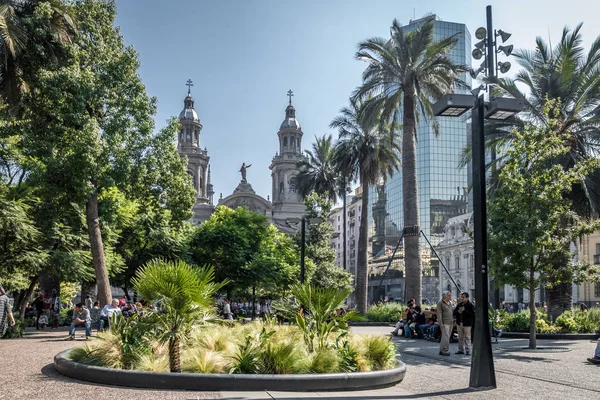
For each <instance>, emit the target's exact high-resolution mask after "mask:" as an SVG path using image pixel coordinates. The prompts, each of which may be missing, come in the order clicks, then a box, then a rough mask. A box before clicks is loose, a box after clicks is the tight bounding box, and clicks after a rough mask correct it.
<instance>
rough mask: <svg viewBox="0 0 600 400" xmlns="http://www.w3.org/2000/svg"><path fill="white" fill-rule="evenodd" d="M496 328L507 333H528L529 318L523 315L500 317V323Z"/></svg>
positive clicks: (508, 314)
mask: <svg viewBox="0 0 600 400" xmlns="http://www.w3.org/2000/svg"><path fill="white" fill-rule="evenodd" d="M498 327H500V328H502V329H504V330H506V331H508V332H528V331H529V316H527V315H525V314H523V313H515V314H510V313H506V314H505V315H502V317H501V322H500V323H499V324H498Z"/></svg>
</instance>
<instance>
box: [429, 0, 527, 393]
mask: <svg viewBox="0 0 600 400" xmlns="http://www.w3.org/2000/svg"><path fill="white" fill-rule="evenodd" d="M486 17H487V29H486V28H479V29H477V31H476V32H475V36H476V37H477V39H479V40H481V41H480V42H478V43H476V44H475V49H474V50H473V52H472V53H471V54H472V55H473V58H475V59H476V60H479V59H481V58H482V57H483V56H484V55H485V56H486V58H485V59H484V61H483V63H482V64H481V66H480V67H479V68H478V69H476V70H473V69H472V70H471V71H470V75H471V77H472V78H473V79H476V78H477V76H478V75H479V74H480V73H481V72H484V73H485V74H486V75H487V78H488V82H489V83H490V84H493V83H494V82H495V81H496V76H497V73H496V72H497V70H499V71H500V72H501V73H505V72H507V71H508V70H509V69H510V63H509V62H504V63H500V62H499V63H497V64H495V55H496V53H498V52H503V53H504V54H505V55H510V54H511V52H512V46H506V47H505V46H501V47H500V48H499V50H498V49H497V48H496V38H497V37H498V36H500V37H501V39H502V42H503V43H504V42H505V41H506V40H507V39H508V38H509V37H510V34H509V33H506V32H503V31H501V30H500V31H497V32H496V31H494V30H493V27H492V7H491V6H487V9H486ZM484 51H485V53H484ZM484 88H485V86H483V85H482V86H480V87H478V88H476V89H474V90H472V91H471V93H472V94H473V95H469V94H448V95H445V96H443V97H442V98H440V99H439V100H438V101H437V102H436V103H435V104H434V105H433V112H434V114H435V115H437V116H443V117H458V116H460V115H462V114H464V113H465V112H467V111H468V110H472V112H471V129H472V134H471V149H472V160H473V161H472V162H473V179H472V182H473V225H474V226H473V227H474V232H473V233H474V238H473V246H474V252H475V257H474V262H475V296H474V297H475V320H474V326H473V356H472V359H471V376H470V380H469V387H471V388H486V387H492V388H493V387H496V373H495V370H494V358H493V354H492V341H491V338H490V334H489V322H488V321H489V317H488V308H489V296H488V291H489V288H488V285H489V282H488V265H487V213H486V176H485V135H484V132H485V125H484V120H485V119H492V120H506V119H509V118H512V117H513V116H514V115H515V114H517V113H518V112H519V111H521V110H522V109H523V102H522V101H521V100H518V99H510V98H493V97H490V99H489V103H486V102H485V100H484V97H483V94H481V95H480V92H481V90H482V89H484Z"/></svg>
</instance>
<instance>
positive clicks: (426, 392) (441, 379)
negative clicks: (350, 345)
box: [0, 327, 600, 400]
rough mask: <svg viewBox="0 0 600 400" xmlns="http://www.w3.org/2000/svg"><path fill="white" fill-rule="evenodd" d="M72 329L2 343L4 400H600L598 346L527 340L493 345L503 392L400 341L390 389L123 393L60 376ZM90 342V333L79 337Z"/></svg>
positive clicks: (431, 346) (459, 361)
mask: <svg viewBox="0 0 600 400" xmlns="http://www.w3.org/2000/svg"><path fill="white" fill-rule="evenodd" d="M352 330H353V331H354V332H355V333H359V334H378V335H385V334H387V333H388V332H389V331H390V330H391V329H390V328H387V327H353V328H352ZM66 335H67V333H66V330H61V331H58V332H57V331H52V330H50V331H49V330H46V331H43V332H39V333H38V332H36V331H35V330H34V331H32V332H28V335H27V336H26V337H25V338H23V339H18V340H2V341H0V365H1V369H2V372H1V373H0V399H1V400H5V399H6V400H8V399H10V400H13V399H16V400H18V399H29V398H35V399H36V400H37V399H39V400H43V399H52V400H60V399H76V398H121V399H128V400H129V399H190V400H191V399H236V400H242V399H265V400H271V399H306V398H318V399H331V400H346V399H350V398H360V399H373V400H388V399H412V398H418V399H461V400H463V399H466V400H469V399H503V400H504V399H507V398H511V399H528V400H533V399H544V400H550V399H561V400H564V399H565V398H586V399H594V398H596V399H597V398H600V366H597V365H592V364H589V363H588V362H587V361H586V358H587V357H591V356H592V355H593V352H594V349H595V342H594V343H592V342H590V341H576V340H571V341H546V340H540V341H538V345H540V346H553V347H568V348H569V349H570V351H567V352H552V353H550V352H546V353H542V352H537V353H530V352H526V351H513V350H514V348H520V347H525V346H526V345H527V340H523V339H504V338H501V339H500V343H499V344H494V345H493V346H494V358H495V366H496V380H497V386H498V388H497V389H493V390H486V391H473V390H470V389H468V385H469V368H470V360H469V357H466V356H459V355H455V354H454V352H455V351H456V350H457V345H456V344H455V343H454V344H451V348H450V350H451V352H452V356H451V357H443V356H439V355H438V352H439V349H438V343H433V342H427V341H423V340H414V339H404V338H394V341H395V342H396V343H397V345H398V349H399V356H400V358H401V359H402V360H403V361H404V362H405V363H406V364H407V366H408V369H407V372H406V377H405V379H404V381H403V382H402V383H400V384H399V385H396V386H394V387H390V388H384V389H377V390H369V391H356V392H318V393H291V392H266V391H263V392H249V393H244V392H220V393H207V392H194V391H165V390H146V389H134V388H121V387H112V386H105V385H95V384H92V383H87V382H83V381H78V380H75V379H70V378H66V377H64V376H62V375H59V374H57V373H56V372H55V370H54V367H53V364H52V360H53V357H54V355H55V354H56V353H58V352H60V351H62V350H65V349H68V348H70V347H73V346H77V345H81V344H83V343H84V341H83V340H76V341H74V342H65V341H63V340H62V339H63V338H64V337H65V336H66ZM78 339H83V332H78Z"/></svg>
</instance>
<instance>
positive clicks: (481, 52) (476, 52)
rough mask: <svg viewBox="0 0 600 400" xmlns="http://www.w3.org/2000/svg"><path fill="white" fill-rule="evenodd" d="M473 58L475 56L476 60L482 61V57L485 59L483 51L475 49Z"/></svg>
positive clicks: (472, 54)
mask: <svg viewBox="0 0 600 400" xmlns="http://www.w3.org/2000/svg"><path fill="white" fill-rule="evenodd" d="M471 56H473V58H474V59H476V60H480V59H481V57H483V51H481V50H479V49H473V51H472V52H471Z"/></svg>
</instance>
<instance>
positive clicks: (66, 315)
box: [58, 308, 73, 326]
mask: <svg viewBox="0 0 600 400" xmlns="http://www.w3.org/2000/svg"><path fill="white" fill-rule="evenodd" d="M59 315H60V320H59V321H58V323H59V325H61V326H69V325H71V320H72V319H73V309H72V308H61V309H60V314H59Z"/></svg>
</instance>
